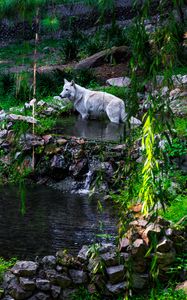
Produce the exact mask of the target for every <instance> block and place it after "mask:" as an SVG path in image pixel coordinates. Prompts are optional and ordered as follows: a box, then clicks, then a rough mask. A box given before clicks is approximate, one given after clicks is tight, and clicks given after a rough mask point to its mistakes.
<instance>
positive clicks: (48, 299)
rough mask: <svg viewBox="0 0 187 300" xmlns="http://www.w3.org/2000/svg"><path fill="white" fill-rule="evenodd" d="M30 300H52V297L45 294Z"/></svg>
mask: <svg viewBox="0 0 187 300" xmlns="http://www.w3.org/2000/svg"><path fill="white" fill-rule="evenodd" d="M28 300H51V296H49V295H47V294H45V293H40V292H39V293H37V294H36V295H34V296H33V297H31V298H29V299H28Z"/></svg>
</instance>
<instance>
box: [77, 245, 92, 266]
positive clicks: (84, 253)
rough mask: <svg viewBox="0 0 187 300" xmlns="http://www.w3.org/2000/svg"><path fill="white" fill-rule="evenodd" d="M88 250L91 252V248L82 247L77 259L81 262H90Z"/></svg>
mask: <svg viewBox="0 0 187 300" xmlns="http://www.w3.org/2000/svg"><path fill="white" fill-rule="evenodd" d="M88 250H89V247H88V246H86V245H84V246H82V248H81V250H80V251H79V253H78V255H77V258H78V259H79V260H80V261H81V262H85V261H87V260H88V257H89V254H88Z"/></svg>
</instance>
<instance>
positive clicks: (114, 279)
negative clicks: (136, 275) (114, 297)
mask: <svg viewBox="0 0 187 300" xmlns="http://www.w3.org/2000/svg"><path fill="white" fill-rule="evenodd" d="M106 273H107V275H108V277H109V282H110V283H112V284H115V283H118V282H121V281H123V280H124V275H125V267H124V265H118V266H112V267H108V268H106Z"/></svg>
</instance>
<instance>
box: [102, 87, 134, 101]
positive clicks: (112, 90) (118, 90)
mask: <svg viewBox="0 0 187 300" xmlns="http://www.w3.org/2000/svg"><path fill="white" fill-rule="evenodd" d="M99 90H100V91H103V92H106V93H109V94H112V95H114V96H116V97H119V98H121V99H124V100H125V99H126V97H127V93H128V91H129V89H128V88H125V87H116V86H106V87H101V88H99Z"/></svg>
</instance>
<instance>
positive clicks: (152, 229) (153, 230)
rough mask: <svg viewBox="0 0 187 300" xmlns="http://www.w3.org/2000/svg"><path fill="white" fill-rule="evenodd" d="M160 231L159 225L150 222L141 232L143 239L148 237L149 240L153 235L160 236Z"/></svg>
mask: <svg viewBox="0 0 187 300" xmlns="http://www.w3.org/2000/svg"><path fill="white" fill-rule="evenodd" d="M161 232H162V228H161V226H160V225H158V224H154V223H150V224H149V226H148V227H147V228H146V229H145V231H144V232H143V235H142V237H143V239H146V238H148V239H149V240H151V238H153V237H154V235H156V237H157V238H159V237H160V236H161Z"/></svg>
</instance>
